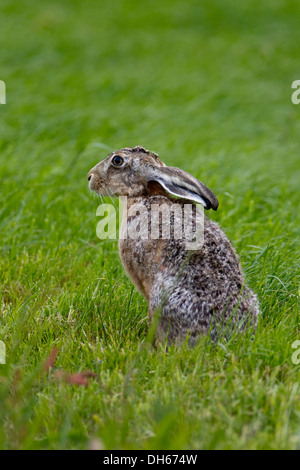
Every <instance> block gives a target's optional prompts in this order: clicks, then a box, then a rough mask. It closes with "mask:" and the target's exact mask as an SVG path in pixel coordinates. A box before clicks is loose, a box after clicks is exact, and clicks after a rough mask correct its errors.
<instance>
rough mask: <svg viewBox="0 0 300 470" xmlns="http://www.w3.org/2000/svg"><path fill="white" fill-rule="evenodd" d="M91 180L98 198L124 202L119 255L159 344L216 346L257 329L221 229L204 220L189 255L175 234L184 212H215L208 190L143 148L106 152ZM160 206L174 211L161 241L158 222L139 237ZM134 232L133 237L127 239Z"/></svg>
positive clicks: (252, 302)
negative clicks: (154, 231) (203, 339)
mask: <svg viewBox="0 0 300 470" xmlns="http://www.w3.org/2000/svg"><path fill="white" fill-rule="evenodd" d="M88 180H89V186H90V189H92V190H93V191H95V192H96V193H98V194H99V195H102V196H104V195H109V196H124V197H125V196H126V199H127V214H125V215H124V214H123V219H122V223H121V229H120V237H119V252H120V257H121V260H122V263H123V266H124V268H125V270H126V272H127V274H128V275H129V277H130V278H131V280H132V281H133V283H134V284H135V286H136V287H137V289H138V290H139V291H140V292H141V293H142V294H143V295H144V296H145V297H146V299H147V301H148V305H149V312H148V313H149V320H150V322H151V321H154V320H155V319H156V321H157V325H156V341H157V342H159V341H164V340H167V342H168V343H169V344H170V343H172V342H176V343H181V342H182V341H183V340H184V339H185V338H186V337H188V340H189V342H190V343H191V344H194V343H195V342H196V341H197V339H198V337H199V336H203V335H210V337H211V338H212V340H213V341H215V340H216V339H217V338H218V337H219V335H225V336H226V337H227V336H228V334H230V333H231V332H232V331H241V330H245V329H246V328H247V327H251V328H253V329H255V328H256V325H257V319H258V315H259V304H258V300H257V297H256V295H255V294H254V293H253V292H252V291H251V290H250V289H249V288H248V287H247V286H246V285H245V280H244V276H243V272H242V269H241V266H240V263H239V259H238V256H237V254H236V252H235V250H234V248H233V246H232V245H231V243H230V241H229V240H228V238H227V236H226V235H225V233H224V232H223V231H222V230H221V229H220V227H219V225H218V224H217V223H215V222H213V221H211V220H210V219H209V218H207V217H206V216H204V214H203V226H202V229H203V242H202V244H201V246H200V245H199V247H196V249H190V247H189V246H188V244H187V238H186V237H185V236H184V235H183V236H182V237H175V235H174V234H175V229H177V228H178V227H180V228H181V227H182V224H183V222H182V210H183V209H185V207H188V206H189V207H190V208H192V210H193V211H194V212H193V214H195V209H196V208H198V207H203V208H204V209H206V210H208V209H213V210H217V208H218V200H217V198H216V196H215V195H214V194H213V192H212V191H211V190H210V189H209V188H207V187H206V186H205V185H204V184H203V183H202V182H201V181H199V180H197V179H196V178H194V177H193V176H192V175H190V174H189V173H187V172H185V171H183V170H181V169H179V168H173V167H168V166H166V165H165V164H164V163H163V162H162V161H161V160H160V159H159V158H158V155H157V154H156V153H153V152H150V151H149V150H146V149H144V148H143V147H141V146H136V147H134V148H123V149H121V150H118V151H116V152H113V153H111V154H110V155H109V156H108V157H107V158H106V159H105V160H103V161H101V162H100V163H98V164H97V165H96V166H95V167H94V168H92V169H91V170H90V172H89V174H88ZM198 204H200V205H201V206H198ZM162 206H163V207H165V208H166V207H167V208H168V207H169V208H170V210H171V212H170V214H171V216H170V227H171V229H170V236H169V237H166V238H163V237H162V236H161V235H162V231H163V230H164V229H165V228H166V227H165V225H166V223H165V222H162V220H159V227H158V233H159V236H156V237H153V236H151V234H150V236H149V233H148V236H139V232H138V231H137V229H136V228H137V227H138V226H139V229H140V234H142V233H143V234H145V233H146V235H147V232H149V231H150V230H151V224H150V220H151V211H153V208H156V209H157V207H162ZM177 209H178V210H177ZM145 214H146V218H145ZM187 220H188V224H190V225H192V224H193V223H194V222H195V220H196V219H195V217H193V216H191V213H190V217H187ZM193 221H194V222H193ZM135 229H136V232H137V236H135V237H132V236H128V233H129V234H130V233H131V234H132V233H134V231H135ZM136 232H135V233H136Z"/></svg>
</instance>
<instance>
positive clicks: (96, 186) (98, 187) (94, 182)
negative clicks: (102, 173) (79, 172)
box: [88, 173, 105, 195]
mask: <svg viewBox="0 0 300 470" xmlns="http://www.w3.org/2000/svg"><path fill="white" fill-rule="evenodd" d="M88 180H89V188H90V189H91V190H92V191H95V192H96V193H98V194H100V195H104V194H103V193H105V189H104V187H103V185H102V181H101V180H100V177H99V176H98V175H97V174H96V173H89V175H88Z"/></svg>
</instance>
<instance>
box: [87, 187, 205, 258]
mask: <svg viewBox="0 0 300 470" xmlns="http://www.w3.org/2000/svg"><path fill="white" fill-rule="evenodd" d="M119 202H120V209H121V210H120V227H121V230H120V233H119V235H118V237H117V212H116V208H115V206H114V205H112V204H100V206H98V208H97V212H96V215H97V216H98V217H102V219H101V220H100V221H99V222H98V224H97V228H96V233H97V236H98V238H100V239H101V240H105V239H107V238H108V239H111V240H116V239H117V238H120V239H121V240H125V239H131V240H158V239H163V240H170V239H173V240H182V241H183V243H184V244H185V248H186V249H187V250H199V249H201V247H202V246H203V242H204V208H203V206H202V205H201V206H200V205H195V204H178V203H176V202H174V203H171V204H170V203H169V204H166V203H164V204H151V205H150V206H149V207H148V206H146V205H145V204H143V203H138V202H137V203H134V204H128V198H127V197H126V196H122V197H119Z"/></svg>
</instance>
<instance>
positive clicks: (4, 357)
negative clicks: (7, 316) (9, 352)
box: [0, 341, 6, 364]
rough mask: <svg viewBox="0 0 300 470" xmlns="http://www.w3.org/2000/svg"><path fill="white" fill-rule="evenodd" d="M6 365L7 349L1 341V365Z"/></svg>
mask: <svg viewBox="0 0 300 470" xmlns="http://www.w3.org/2000/svg"><path fill="white" fill-rule="evenodd" d="M5 363H6V347H5V343H4V342H3V341H0V364H5Z"/></svg>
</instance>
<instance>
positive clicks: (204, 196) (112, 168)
mask: <svg viewBox="0 0 300 470" xmlns="http://www.w3.org/2000/svg"><path fill="white" fill-rule="evenodd" d="M88 180H89V185H90V189H92V190H93V191H96V192H97V193H98V194H100V195H101V196H128V197H134V196H146V197H147V196H151V195H152V194H163V195H174V196H178V197H182V198H184V199H188V200H190V201H194V202H198V203H200V204H202V205H203V206H204V207H205V209H214V210H217V208H218V200H217V198H216V196H215V195H214V194H213V193H212V191H211V190H210V189H209V188H207V187H206V186H205V185H204V184H203V183H201V181H199V180H197V179H196V178H194V176H192V175H190V174H189V173H187V172H186V171H183V170H180V169H179V168H174V167H168V166H166V165H165V164H164V163H163V162H162V161H161V160H160V159H159V158H158V155H157V154H156V153H152V152H150V151H149V150H146V149H144V148H143V147H141V146H137V147H133V148H124V149H122V150H118V151H116V152H113V153H111V154H110V155H109V156H108V157H107V158H106V159H105V160H103V161H102V162H100V163H98V165H96V166H95V167H94V168H92V169H91V171H90V172H89V174H88Z"/></svg>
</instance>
